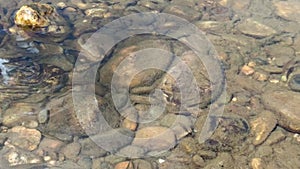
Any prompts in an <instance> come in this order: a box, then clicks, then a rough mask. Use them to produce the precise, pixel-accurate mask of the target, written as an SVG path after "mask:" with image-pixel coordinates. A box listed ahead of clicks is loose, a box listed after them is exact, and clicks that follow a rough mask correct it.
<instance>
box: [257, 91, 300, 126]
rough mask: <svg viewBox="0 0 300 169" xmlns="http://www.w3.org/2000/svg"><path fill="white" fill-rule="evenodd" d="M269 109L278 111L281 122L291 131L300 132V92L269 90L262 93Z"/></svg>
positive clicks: (264, 102) (263, 100)
mask: <svg viewBox="0 0 300 169" xmlns="http://www.w3.org/2000/svg"><path fill="white" fill-rule="evenodd" d="M262 102H263V104H264V105H265V107H266V108H267V109H270V110H272V111H274V112H276V113H277V115H278V122H279V124H280V125H281V126H282V127H284V128H286V129H288V130H291V131H294V132H300V93H299V92H292V91H267V92H265V93H264V94H263V95H262Z"/></svg>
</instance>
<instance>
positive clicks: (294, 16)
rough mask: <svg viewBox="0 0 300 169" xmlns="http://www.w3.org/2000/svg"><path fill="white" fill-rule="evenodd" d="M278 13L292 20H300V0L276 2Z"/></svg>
mask: <svg viewBox="0 0 300 169" xmlns="http://www.w3.org/2000/svg"><path fill="white" fill-rule="evenodd" d="M274 6H275V8H276V11H275V13H276V15H278V16H280V17H282V18H284V19H286V20H290V21H296V22H300V17H299V16H300V1H298V0H289V1H279V2H274Z"/></svg>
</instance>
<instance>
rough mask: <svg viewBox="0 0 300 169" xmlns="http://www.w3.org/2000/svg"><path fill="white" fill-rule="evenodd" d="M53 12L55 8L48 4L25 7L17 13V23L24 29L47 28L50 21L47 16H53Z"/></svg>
mask: <svg viewBox="0 0 300 169" xmlns="http://www.w3.org/2000/svg"><path fill="white" fill-rule="evenodd" d="M53 11H54V8H53V7H52V6H50V5H48V4H39V3H34V4H30V5H24V6H22V7H21V8H20V9H19V10H18V11H17V13H16V16H15V23H16V24H17V25H18V26H22V27H46V26H48V25H49V24H50V21H49V19H47V18H46V17H45V16H46V15H50V14H52V13H53Z"/></svg>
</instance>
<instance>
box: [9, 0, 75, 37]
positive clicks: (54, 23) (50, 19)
mask: <svg viewBox="0 0 300 169" xmlns="http://www.w3.org/2000/svg"><path fill="white" fill-rule="evenodd" d="M14 21H15V24H16V25H17V26H18V27H21V28H22V29H23V30H24V31H25V32H24V31H23V30H18V29H17V30H14V28H10V31H11V32H14V31H15V32H16V33H17V34H19V35H21V36H23V37H24V36H26V35H29V36H35V37H36V38H40V39H39V40H43V39H45V36H47V40H49V39H50V40H53V41H55V42H59V41H62V40H64V39H65V38H66V37H67V36H68V35H69V33H70V32H71V29H70V25H69V23H68V22H67V21H66V20H65V18H64V17H63V16H61V15H60V14H59V13H58V12H57V10H56V9H55V8H54V7H53V6H51V5H49V4H42V3H32V4H29V5H24V6H22V7H21V8H20V9H19V10H18V11H17V13H16V15H15V19H14ZM41 35H42V37H41Z"/></svg>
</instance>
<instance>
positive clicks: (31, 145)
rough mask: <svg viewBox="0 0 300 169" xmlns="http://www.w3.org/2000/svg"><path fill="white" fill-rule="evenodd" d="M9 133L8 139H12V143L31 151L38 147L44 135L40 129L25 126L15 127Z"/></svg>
mask: <svg viewBox="0 0 300 169" xmlns="http://www.w3.org/2000/svg"><path fill="white" fill-rule="evenodd" d="M8 133H9V137H8V139H9V140H10V141H11V144H13V145H15V146H18V147H20V148H22V149H25V150H29V151H32V150H35V149H36V148H37V146H38V145H39V144H40V140H41V136H42V135H41V133H40V132H39V131H38V130H36V129H28V128H25V127H23V126H16V127H13V128H12V129H10V130H9V131H8Z"/></svg>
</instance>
